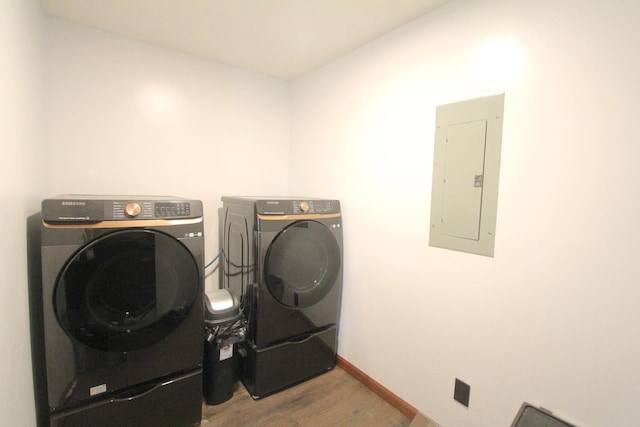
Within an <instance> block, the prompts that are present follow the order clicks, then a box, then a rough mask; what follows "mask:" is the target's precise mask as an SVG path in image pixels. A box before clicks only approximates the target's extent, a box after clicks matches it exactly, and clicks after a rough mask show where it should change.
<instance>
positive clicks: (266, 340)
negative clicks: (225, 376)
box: [221, 197, 342, 398]
mask: <svg viewBox="0 0 640 427" xmlns="http://www.w3.org/2000/svg"><path fill="white" fill-rule="evenodd" d="M222 201H223V212H222V215H221V226H222V228H223V232H222V233H221V236H222V248H223V252H224V254H225V258H224V260H223V263H222V264H223V265H222V268H221V275H222V278H221V282H222V284H223V287H226V288H229V289H230V290H231V291H232V292H233V293H234V294H236V295H237V296H238V298H239V299H240V301H241V304H242V306H243V310H244V313H245V315H246V317H247V322H248V324H247V339H246V341H245V342H244V343H243V344H242V346H241V347H242V348H241V351H240V356H241V357H240V360H239V366H240V372H239V374H240V377H241V379H242V381H243V383H244V384H245V386H246V387H247V389H248V390H249V392H250V393H251V395H252V396H253V397H254V398H260V397H263V396H266V395H268V394H271V393H274V392H276V391H279V390H281V389H284V388H286V387H289V386H291V385H294V384H297V383H299V382H301V381H304V380H306V379H308V378H311V377H313V376H315V375H318V374H320V373H323V372H326V371H328V370H330V369H332V368H333V367H334V366H335V360H336V349H337V334H338V321H339V315H340V303H341V295H342V217H341V212H340V202H339V201H337V200H320V199H307V198H251V197H223V198H222Z"/></svg>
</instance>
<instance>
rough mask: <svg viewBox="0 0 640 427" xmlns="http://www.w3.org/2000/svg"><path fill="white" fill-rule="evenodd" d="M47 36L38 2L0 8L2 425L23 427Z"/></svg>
mask: <svg viewBox="0 0 640 427" xmlns="http://www.w3.org/2000/svg"><path fill="white" fill-rule="evenodd" d="M42 31H43V15H42V12H41V10H40V3H39V2H38V1H37V0H29V1H25V0H9V1H0V64H2V65H1V66H0V194H1V197H2V205H3V210H2V224H3V226H2V239H1V240H0V313H2V322H0V338H1V339H2V346H1V350H0V378H2V384H1V385H0V402H2V403H0V420H2V423H3V425H7V426H16V427H22V426H25V427H30V426H33V425H34V424H35V413H34V410H33V389H32V386H31V381H32V380H31V347H30V344H29V307H28V298H27V294H28V292H27V255H26V238H25V236H26V218H27V216H29V215H31V214H33V213H35V212H37V211H38V208H39V200H40V199H41V198H42V195H43V194H44V192H45V191H46V180H45V175H44V170H45V145H44V140H43V133H42V131H43V126H42V121H43V119H42V100H41V98H42V96H41V94H42V43H41V41H42Z"/></svg>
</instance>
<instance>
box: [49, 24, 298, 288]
mask: <svg viewBox="0 0 640 427" xmlns="http://www.w3.org/2000/svg"><path fill="white" fill-rule="evenodd" d="M47 24H48V25H47V33H46V53H47V61H46V64H47V80H46V89H47V95H46V113H47V127H46V132H47V143H48V146H49V153H50V154H49V157H48V160H49V177H50V195H55V194H65V193H85V194H87V193H88V194H151V195H173V196H181V197H190V198H195V199H200V200H202V201H203V202H204V205H205V243H206V252H207V260H210V259H211V258H213V256H214V255H215V254H216V253H217V251H218V212H217V210H218V208H219V207H221V206H222V202H221V201H220V197H221V196H222V195H224V194H229V195H249V194H253V193H255V194H273V195H284V194H286V192H287V189H288V188H287V180H288V164H289V163H288V156H289V136H290V134H289V132H290V126H289V119H290V114H289V112H290V110H289V107H290V105H289V102H290V97H289V84H288V83H287V82H286V81H284V80H279V79H274V78H270V77H266V76H264V75H261V74H257V73H251V72H247V71H242V70H240V69H237V68H233V67H229V66H226V65H222V64H219V63H215V62H212V61H206V60H203V59H199V58H196V57H193V56H191V55H186V54H182V53H178V52H175V51H171V50H167V49H163V48H159V47H155V46H152V45H149V44H146V43H142V42H138V41H134V40H132V39H128V38H124V37H119V36H115V35H113V34H110V33H107V32H102V31H97V30H94V29H91V28H88V27H84V26H79V25H75V24H71V23H68V22H65V21H61V20H57V19H47ZM217 279H218V275H217V273H215V274H212V275H210V277H209V279H208V280H207V288H217V286H218V285H217Z"/></svg>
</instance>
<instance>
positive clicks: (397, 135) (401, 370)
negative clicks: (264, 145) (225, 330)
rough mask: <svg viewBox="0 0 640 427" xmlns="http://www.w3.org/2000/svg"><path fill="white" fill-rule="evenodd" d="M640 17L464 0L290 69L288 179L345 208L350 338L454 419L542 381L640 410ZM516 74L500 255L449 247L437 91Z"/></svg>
mask: <svg viewBox="0 0 640 427" xmlns="http://www.w3.org/2000/svg"><path fill="white" fill-rule="evenodd" d="M638 22H640V2H637V1H635V0H626V1H625V0H619V1H615V2H608V1H578V0H572V1H563V2H557V1H551V0H548V1H542V2H532V1H529V0H519V1H515V0H514V1H508V2H507V1H499V0H474V1H471V0H454V1H452V2H451V3H449V4H447V5H445V6H443V7H442V8H440V9H438V10H437V11H435V12H434V13H432V14H429V15H427V16H425V17H423V18H421V19H419V20H417V21H415V22H413V23H411V24H409V25H407V26H405V27H403V28H401V29H399V30H397V31H395V32H393V33H390V34H388V35H387V36H385V37H384V38H382V39H379V40H378V41H376V42H374V43H371V44H369V45H367V46H365V47H364V48H362V49H359V50H358V51H356V52H354V53H352V54H350V55H348V56H347V57H344V58H342V59H340V60H338V61H335V62H334V63H332V64H330V65H328V66H326V67H324V68H322V69H320V70H317V71H316V72H313V73H311V74H310V75H307V76H305V77H303V78H301V79H299V80H297V81H295V82H294V84H293V86H292V112H293V113H292V114H293V115H292V149H291V157H290V162H291V163H290V165H291V171H290V192H291V193H292V194H295V193H308V194H313V195H317V196H326V197H338V198H340V199H341V200H342V205H343V210H344V224H345V229H344V230H345V256H344V259H345V280H344V300H343V310H342V323H341V332H340V347H339V353H340V354H341V355H342V356H343V357H345V358H346V359H347V360H349V361H350V362H352V363H354V364H355V365H356V366H358V367H359V368H361V369H362V370H364V371H365V372H366V373H367V374H369V375H370V376H372V377H373V378H375V379H376V380H378V381H380V382H381V383H382V384H383V385H385V386H386V387H388V388H389V389H391V390H392V391H393V392H395V393H396V394H398V395H399V396H401V397H402V398H403V399H405V400H406V401H408V402H409V403H411V404H412V405H414V406H415V407H416V408H418V409H419V410H420V411H421V412H423V413H425V414H427V415H428V416H430V417H432V418H433V419H435V420H436V421H438V422H440V423H442V425H443V426H447V427H448V426H486V427H489V426H491V427H493V426H505V425H509V424H510V422H511V420H512V418H513V417H514V415H515V413H516V411H517V409H518V407H519V406H520V404H521V403H522V401H525V400H526V401H530V402H532V403H537V404H541V405H543V406H545V407H547V408H549V409H551V410H555V411H557V412H558V413H559V414H562V415H564V416H566V417H567V418H569V419H571V420H574V421H576V422H578V423H579V424H580V425H583V426H618V427H623V426H636V425H638V422H639V419H640V417H639V416H638V408H639V407H640V393H638V390H640V370H639V369H638V361H639V360H640V339H638V327H639V326H640V310H639V309H638V306H637V305H638V301H640V287H638V282H639V281H640V280H639V279H640V263H639V262H638V261H637V260H636V256H635V255H636V253H637V244H638V241H639V239H640V227H639V226H638V215H637V213H638V211H639V210H640V199H639V198H638V197H637V194H638V185H637V181H638V178H637V176H638V172H637V171H638V166H637V163H638V159H640V144H638V141H639V140H640V128H639V127H638V126H637V122H638V119H637V114H638V111H639V109H638V99H640V84H638V76H640V57H639V56H638V55H637V52H640V27H638V25H637V24H638ZM503 91H504V92H505V93H506V105H505V114H504V135H503V146H502V147H503V148H502V166H501V177H500V190H499V207H498V222H497V239H496V247H495V257H494V258H487V257H482V256H476V255H469V254H464V253H458V252H454V251H448V250H443V249H437V248H431V247H429V246H428V238H429V230H428V223H429V214H430V206H429V204H430V197H431V171H432V167H431V163H432V160H433V159H432V156H433V138H434V133H435V132H434V119H435V108H436V106H437V105H441V104H444V103H448V102H453V101H458V100H463V99H468V98H473V97H478V96H484V95H491V94H495V93H499V92H503ZM456 377H457V378H460V379H462V380H463V381H465V382H467V383H469V384H470V385H471V399H470V407H469V409H467V408H465V407H463V406H462V405H460V404H458V403H457V402H455V401H454V400H453V398H452V396H453V386H454V380H455V378H456Z"/></svg>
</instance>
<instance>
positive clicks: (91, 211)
mask: <svg viewBox="0 0 640 427" xmlns="http://www.w3.org/2000/svg"><path fill="white" fill-rule="evenodd" d="M42 215H43V220H44V221H48V222H99V221H124V220H150V219H178V218H195V217H200V216H202V202H201V201H199V200H180V199H177V200H175V199H166V200H165V199H151V198H144V197H140V198H132V199H127V198H124V197H123V198H113V199H92V198H81V197H78V196H69V197H64V196H60V197H57V198H52V199H46V200H43V201H42Z"/></svg>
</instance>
